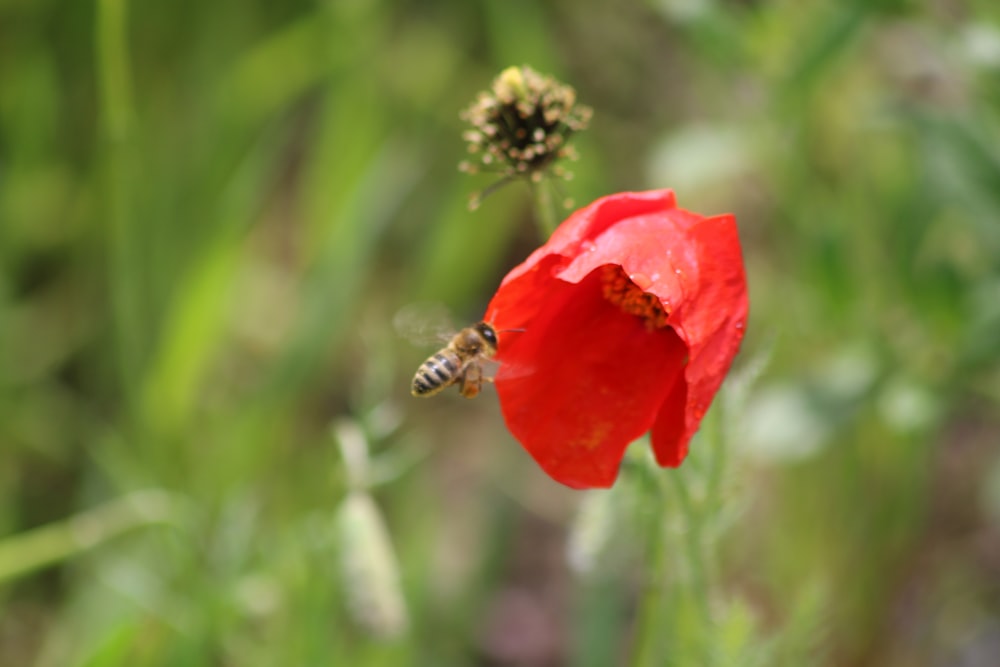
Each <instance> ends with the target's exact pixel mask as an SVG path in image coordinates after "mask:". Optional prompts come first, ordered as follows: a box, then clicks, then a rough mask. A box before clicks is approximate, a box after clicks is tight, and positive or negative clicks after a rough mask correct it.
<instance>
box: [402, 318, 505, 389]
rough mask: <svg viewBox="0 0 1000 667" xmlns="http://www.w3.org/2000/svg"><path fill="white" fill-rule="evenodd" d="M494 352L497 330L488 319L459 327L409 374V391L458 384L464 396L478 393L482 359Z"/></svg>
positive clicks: (481, 373) (484, 359)
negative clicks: (449, 339)
mask: <svg viewBox="0 0 1000 667" xmlns="http://www.w3.org/2000/svg"><path fill="white" fill-rule="evenodd" d="M496 352H497V330H496V329H494V328H493V325H492V324H489V323H488V322H480V323H479V324H475V325H473V326H471V327H466V328H464V329H462V330H461V331H459V332H458V333H457V334H455V336H454V337H453V338H452V339H451V341H450V342H449V343H448V345H447V346H446V347H444V348H442V349H441V351H439V352H437V353H435V354H432V355H431V356H430V357H428V358H427V361H425V362H424V363H422V364H421V365H420V368H418V369H417V372H416V374H415V375H414V376H413V385H412V387H411V389H410V392H411V393H412V394H413V395H414V396H433V395H434V394H436V393H438V392H439V391H441V390H442V389H445V388H447V387H450V386H451V385H453V384H458V391H459V393H460V394H462V396H465V397H466V398H475V397H476V396H477V395H478V394H479V390H480V388H482V386H483V381H484V380H486V381H487V382H489V381H490V378H488V377H485V376H484V375H483V363H484V362H485V361H487V360H488V359H490V358H491V357H492V356H493V355H495V354H496Z"/></svg>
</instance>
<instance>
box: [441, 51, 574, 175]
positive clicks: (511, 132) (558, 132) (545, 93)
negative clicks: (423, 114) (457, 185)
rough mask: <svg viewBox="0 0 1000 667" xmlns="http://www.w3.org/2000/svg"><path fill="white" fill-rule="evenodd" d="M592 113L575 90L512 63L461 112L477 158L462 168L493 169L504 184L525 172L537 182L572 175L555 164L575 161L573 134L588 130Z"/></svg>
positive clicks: (478, 170) (464, 163) (467, 135)
mask: <svg viewBox="0 0 1000 667" xmlns="http://www.w3.org/2000/svg"><path fill="white" fill-rule="evenodd" d="M591 114H592V111H591V109H590V107H586V106H583V105H582V104H577V103H576V91H575V90H573V88H572V87H571V86H568V85H566V84H563V83H560V82H558V81H556V80H555V79H553V78H552V77H550V76H543V75H541V74H539V73H538V72H536V71H535V70H533V69H531V68H530V67H526V66H525V67H508V68H507V69H505V70H504V71H503V72H501V73H500V75H499V76H498V77H497V78H496V79H495V80H494V81H493V87H492V89H491V90H490V91H488V92H482V93H480V94H479V96H478V98H477V99H476V101H475V102H474V103H473V104H472V105H471V106H470V107H469V108H468V109H466V110H464V111H463V112H462V113H461V118H462V120H465V121H467V122H468V123H469V124H470V125H471V126H472V129H471V130H468V131H466V132H465V133H464V134H463V138H464V139H465V140H466V141H467V142H469V152H470V153H472V154H473V155H474V156H476V157H475V159H474V160H466V161H463V162H462V163H461V164H460V165H459V168H460V169H461V170H462V171H464V172H466V173H469V174H476V173H479V172H481V171H482V172H493V173H500V174H502V175H503V177H504V178H503V179H502V180H501V183H505V182H507V181H509V180H511V179H513V178H517V177H519V176H524V177H527V178H530V179H532V180H533V181H535V182H539V181H541V179H542V178H543V176H544V175H545V174H546V173H550V174H552V175H553V176H557V177H560V178H570V177H571V174H570V173H569V172H567V171H566V170H565V169H564V168H563V167H562V166H560V165H556V164H555V163H556V162H557V161H558V160H560V159H563V158H565V159H569V160H575V159H576V154H575V152H574V151H573V149H572V147H570V146H569V145H567V141H568V140H569V137H570V135H572V134H573V133H574V132H578V131H580V130H583V129H586V127H587V123H588V122H589V121H590V116H591Z"/></svg>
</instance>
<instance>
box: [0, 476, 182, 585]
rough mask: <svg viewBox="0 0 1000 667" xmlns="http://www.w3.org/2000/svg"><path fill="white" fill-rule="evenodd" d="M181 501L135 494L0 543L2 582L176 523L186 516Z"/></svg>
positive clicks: (147, 493)
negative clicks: (128, 535) (146, 528)
mask: <svg viewBox="0 0 1000 667" xmlns="http://www.w3.org/2000/svg"><path fill="white" fill-rule="evenodd" d="M181 510H182V506H181V501H180V500H178V498H177V497H175V496H173V495H171V494H169V493H167V492H165V491H157V490H147V491H135V492H133V493H130V494H128V495H126V496H123V497H121V498H118V499H117V500H113V501H111V502H108V503H106V504H104V505H100V506H98V507H95V508H93V509H90V510H87V511H85V512H81V513H79V514H77V515H75V516H72V517H70V518H68V519H65V520H63V521H57V522H55V523H50V524H48V525H46V526H41V527H39V528H35V529H33V530H29V531H26V532H24V533H21V534H19V535H12V536H10V537H8V538H6V539H4V540H3V541H0V582H2V581H5V580H7V579H13V578H15V577H19V576H23V575H25V574H27V573H29V572H32V571H34V570H37V569H40V568H42V567H46V566H48V565H52V564H54V563H58V562H60V561H63V560H67V559H69V558H72V557H74V556H77V555H79V554H81V553H83V552H85V551H88V550H89V549H92V548H94V547H96V546H99V545H101V544H103V543H104V542H107V541H108V540H110V539H112V538H114V537H117V536H119V535H121V534H123V533H125V532H128V531H130V530H132V529H134V528H139V527H141V526H149V525H153V524H163V523H174V522H177V521H178V520H179V519H180V516H181V513H182V511H181Z"/></svg>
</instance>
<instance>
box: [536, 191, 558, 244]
mask: <svg viewBox="0 0 1000 667" xmlns="http://www.w3.org/2000/svg"><path fill="white" fill-rule="evenodd" d="M529 182H530V183H531V194H532V195H533V196H534V199H535V216H536V217H537V218H538V226H539V228H540V229H541V232H542V238H543V240H546V241H547V240H548V239H549V237H550V236H552V233H553V232H555V231H556V227H558V226H559V216H558V215H557V213H556V204H555V202H554V201H553V200H552V188H550V187H548V183H546V182H545V179H544V178H543V179H541V180H540V181H537V182H536V181H535V180H534V179H531V180H529Z"/></svg>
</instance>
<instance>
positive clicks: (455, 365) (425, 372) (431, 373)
mask: <svg viewBox="0 0 1000 667" xmlns="http://www.w3.org/2000/svg"><path fill="white" fill-rule="evenodd" d="M461 370H462V361H461V359H459V358H458V355H457V354H455V352H454V351H452V350H451V349H449V348H445V349H443V350H441V351H440V352H438V353H437V354H435V355H433V356H431V357H430V358H428V359H427V361H425V362H424V363H423V364H421V365H420V368H418V369H417V374H416V375H414V376H413V387H412V388H411V390H410V391H411V392H412V393H413V395H414V396H431V395H433V394H436V393H438V392H439V391H441V390H442V389H444V388H445V387H447V386H449V385H451V384H453V383H454V382H455V381H456V380H458V378H459V377H460V376H461Z"/></svg>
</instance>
